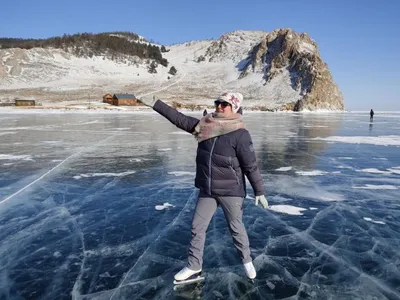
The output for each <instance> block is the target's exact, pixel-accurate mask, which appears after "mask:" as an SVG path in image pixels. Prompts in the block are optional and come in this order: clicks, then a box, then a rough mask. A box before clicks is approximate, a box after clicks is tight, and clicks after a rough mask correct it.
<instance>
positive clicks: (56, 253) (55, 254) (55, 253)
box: [53, 251, 62, 257]
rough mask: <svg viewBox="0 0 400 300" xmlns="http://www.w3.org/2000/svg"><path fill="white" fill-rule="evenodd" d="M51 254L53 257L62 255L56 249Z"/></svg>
mask: <svg viewBox="0 0 400 300" xmlns="http://www.w3.org/2000/svg"><path fill="white" fill-rule="evenodd" d="M53 256H54V257H61V256H62V255H61V253H60V251H56V252H54V253H53Z"/></svg>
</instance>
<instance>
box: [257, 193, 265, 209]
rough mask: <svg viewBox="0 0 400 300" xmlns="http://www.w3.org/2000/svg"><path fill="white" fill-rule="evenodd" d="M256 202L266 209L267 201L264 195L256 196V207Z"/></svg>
mask: <svg viewBox="0 0 400 300" xmlns="http://www.w3.org/2000/svg"><path fill="white" fill-rule="evenodd" d="M258 202H260V203H261V205H262V206H263V207H264V208H265V209H267V208H268V201H267V198H265V196H264V195H261V196H256V206H257V205H258Z"/></svg>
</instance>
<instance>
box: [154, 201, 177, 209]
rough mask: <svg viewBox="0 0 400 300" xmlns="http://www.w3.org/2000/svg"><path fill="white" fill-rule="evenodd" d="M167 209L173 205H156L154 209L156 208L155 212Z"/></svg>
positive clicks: (166, 203)
mask: <svg viewBox="0 0 400 300" xmlns="http://www.w3.org/2000/svg"><path fill="white" fill-rule="evenodd" d="M168 207H175V205H172V204H169V203H168V202H165V203H164V204H163V205H156V207H155V208H156V210H164V209H167V208H168Z"/></svg>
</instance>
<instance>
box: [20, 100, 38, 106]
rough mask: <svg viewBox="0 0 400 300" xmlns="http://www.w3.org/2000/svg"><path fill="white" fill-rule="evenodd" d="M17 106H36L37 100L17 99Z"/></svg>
mask: <svg viewBox="0 0 400 300" xmlns="http://www.w3.org/2000/svg"><path fill="white" fill-rule="evenodd" d="M15 106H35V100H25V99H15Z"/></svg>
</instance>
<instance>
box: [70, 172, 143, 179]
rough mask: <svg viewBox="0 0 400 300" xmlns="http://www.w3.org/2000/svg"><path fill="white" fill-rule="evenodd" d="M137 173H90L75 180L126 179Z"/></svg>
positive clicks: (78, 176)
mask: <svg viewBox="0 0 400 300" xmlns="http://www.w3.org/2000/svg"><path fill="white" fill-rule="evenodd" d="M134 173H136V171H126V172H122V173H89V174H79V175H76V176H74V179H81V178H90V177H124V176H128V175H131V174H134Z"/></svg>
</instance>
